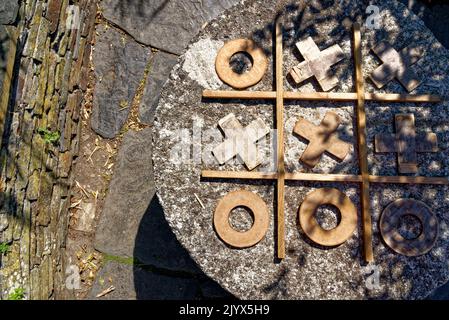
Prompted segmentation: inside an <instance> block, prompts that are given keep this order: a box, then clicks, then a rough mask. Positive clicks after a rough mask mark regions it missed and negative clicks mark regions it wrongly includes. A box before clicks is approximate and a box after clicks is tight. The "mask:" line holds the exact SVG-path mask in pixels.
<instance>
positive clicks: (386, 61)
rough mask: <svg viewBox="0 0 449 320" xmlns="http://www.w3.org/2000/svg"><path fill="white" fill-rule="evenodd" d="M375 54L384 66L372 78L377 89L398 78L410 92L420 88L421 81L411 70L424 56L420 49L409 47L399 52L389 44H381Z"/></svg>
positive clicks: (375, 71) (374, 50)
mask: <svg viewBox="0 0 449 320" xmlns="http://www.w3.org/2000/svg"><path fill="white" fill-rule="evenodd" d="M372 50H373V52H374V53H375V54H376V55H377V56H378V57H379V59H380V60H382V62H383V64H382V65H380V66H379V67H377V69H375V70H374V71H373V72H372V73H371V75H370V78H371V80H372V81H373V83H374V84H375V85H376V87H377V88H379V89H380V88H382V87H383V86H384V85H386V84H387V83H388V82H390V81H391V80H393V79H394V78H396V79H397V80H398V81H399V82H400V83H401V84H402V85H403V86H404V88H405V89H407V91H408V92H410V91H413V90H414V89H415V88H416V87H418V86H419V84H420V82H421V80H420V79H419V78H418V76H417V75H416V73H415V72H414V71H413V70H412V69H411V65H413V64H414V63H416V62H417V61H418V60H419V59H420V58H421V57H422V55H423V53H424V51H423V49H422V48H420V47H413V46H409V47H407V48H404V49H402V50H401V51H400V52H397V51H396V50H395V49H394V48H393V47H392V46H391V45H390V44H389V43H387V42H385V41H384V42H381V43H379V44H378V45H377V46H376V47H374V48H373V49H372Z"/></svg>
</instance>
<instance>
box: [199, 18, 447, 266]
mask: <svg viewBox="0 0 449 320" xmlns="http://www.w3.org/2000/svg"><path fill="white" fill-rule="evenodd" d="M275 39H276V40H275V41H276V49H275V50H276V52H275V75H276V91H214V90H204V91H203V97H204V98H211V99H249V100H257V99H271V100H276V128H277V132H278V133H277V150H276V151H277V171H276V172H244V171H221V170H203V171H202V172H201V176H202V177H203V178H216V179H258V180H276V193H277V257H278V258H279V259H283V258H285V221H284V192H285V181H286V180H287V181H311V182H352V183H359V184H360V186H361V203H362V223H363V225H362V229H363V235H362V236H363V248H364V250H363V256H364V259H365V261H367V262H372V261H374V255H373V248H372V222H371V213H370V200H369V184H370V183H385V184H388V183H391V184H433V185H448V184H449V178H448V177H424V176H376V175H370V174H369V172H368V156H367V148H366V114H365V107H364V105H365V101H378V102H411V103H437V102H441V101H442V99H441V98H440V97H439V96H436V95H428V94H424V95H411V94H396V93H388V94H385V93H367V92H365V91H364V90H365V85H364V77H363V72H362V59H363V57H362V50H361V34H360V25H359V24H358V23H355V24H354V27H353V41H354V43H353V49H354V52H353V53H354V65H355V81H356V92H355V93H352V92H350V93H330V92H312V93H301V92H286V91H284V85H283V49H282V25H281V23H280V22H279V21H278V22H277V23H276V38H275ZM284 100H310V101H353V102H356V114H357V140H358V147H359V148H358V151H359V169H360V172H361V174H360V175H348V174H315V173H288V172H285V164H284V160H285V159H284V121H283V117H284Z"/></svg>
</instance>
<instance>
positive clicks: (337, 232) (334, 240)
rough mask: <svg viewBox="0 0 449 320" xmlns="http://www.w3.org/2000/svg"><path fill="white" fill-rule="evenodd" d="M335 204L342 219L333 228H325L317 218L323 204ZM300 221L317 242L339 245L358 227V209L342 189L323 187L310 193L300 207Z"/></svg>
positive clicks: (305, 230) (309, 235) (304, 229)
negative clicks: (317, 212)
mask: <svg viewBox="0 0 449 320" xmlns="http://www.w3.org/2000/svg"><path fill="white" fill-rule="evenodd" d="M325 204H330V205H333V206H335V207H336V208H337V209H338V210H339V211H340V214H341V221H340V223H339V224H338V226H337V227H335V228H333V229H331V230H325V229H323V228H322V227H321V226H320V225H319V224H318V222H317V220H316V218H315V213H316V211H317V210H318V208H319V207H320V206H322V205H325ZM299 223H300V225H301V228H302V230H303V231H304V233H305V234H306V235H307V236H308V237H309V238H310V239H311V240H312V241H314V242H315V243H318V244H320V245H323V246H329V247H331V246H337V245H340V244H342V243H343V242H345V241H346V240H348V239H349V237H350V236H351V235H352V234H353V233H354V230H355V229H356V227H357V209H356V207H355V206H354V204H353V203H352V201H351V200H350V199H349V198H348V197H347V196H346V195H345V194H344V193H342V192H341V191H339V190H337V189H333V188H321V189H318V190H315V191H312V192H311V193H309V194H308V195H307V196H306V198H305V199H304V202H303V203H302V204H301V207H300V209H299Z"/></svg>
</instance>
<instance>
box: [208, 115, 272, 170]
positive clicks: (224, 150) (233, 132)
mask: <svg viewBox="0 0 449 320" xmlns="http://www.w3.org/2000/svg"><path fill="white" fill-rule="evenodd" d="M218 125H219V126H220V128H221V129H222V130H223V132H224V134H225V136H226V138H227V139H226V140H225V141H224V142H223V143H221V144H219V145H218V146H216V147H215V148H214V149H213V150H212V152H213V154H214V156H215V158H217V160H218V162H219V163H220V164H224V163H225V162H226V161H229V160H230V159H232V158H233V157H235V156H238V157H239V158H240V159H241V160H242V161H243V162H244V163H245V165H246V167H247V168H248V169H249V170H253V169H254V168H255V167H257V166H258V165H259V164H260V163H261V162H262V159H259V155H258V151H257V146H256V142H257V141H259V140H260V139H262V138H263V137H265V136H266V135H267V134H268V133H269V132H270V128H268V127H267V125H266V124H265V122H263V120H261V119H256V120H254V121H253V122H251V123H250V124H249V125H248V126H247V127H245V128H243V126H242V125H241V124H240V122H239V121H238V120H237V118H236V117H235V115H234V114H233V113H230V114H228V115H227V116H226V117H224V118H222V119H221V120H220V121H219V122H218Z"/></svg>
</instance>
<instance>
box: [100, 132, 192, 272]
mask: <svg viewBox="0 0 449 320" xmlns="http://www.w3.org/2000/svg"><path fill="white" fill-rule="evenodd" d="M151 141H152V135H151V129H145V130H142V131H140V132H133V131H130V132H128V133H127V134H126V135H125V138H124V141H123V144H122V147H121V149H120V151H119V155H118V160H117V168H116V171H115V174H114V177H113V178H112V181H111V183H110V186H109V192H108V195H107V197H106V200H105V205H104V208H103V211H102V214H101V215H100V217H101V218H100V221H99V225H98V227H97V232H96V236H95V248H96V249H97V250H99V251H101V252H104V253H108V254H112V255H116V256H126V257H133V256H134V257H136V258H138V259H139V261H141V262H142V263H144V264H146V265H152V266H156V267H158V268H165V269H170V270H176V271H184V272H190V273H200V270H199V269H198V267H197V266H196V265H195V263H193V262H192V260H191V259H190V257H189V255H188V254H187V252H186V251H185V250H184V249H183V248H182V247H181V246H180V245H179V243H178V242H177V241H176V238H175V236H174V235H173V233H172V232H171V230H170V228H169V227H168V224H167V222H166V221H165V218H164V214H163V212H162V210H161V208H160V205H159V203H158V202H157V198H156V197H155V196H154V192H155V191H154V190H155V187H154V183H153V165H152V160H151V157H152V153H151ZM118 243H119V244H120V245H117V244H118Z"/></svg>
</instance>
